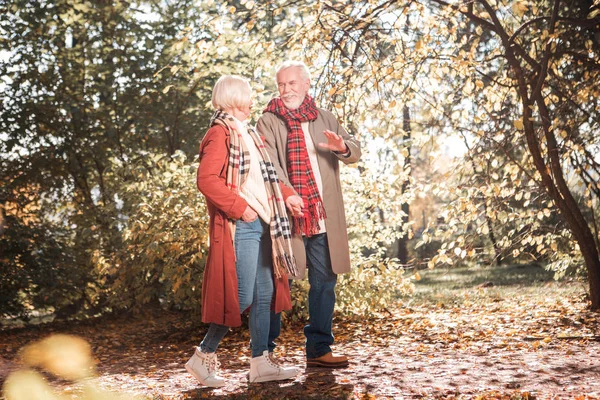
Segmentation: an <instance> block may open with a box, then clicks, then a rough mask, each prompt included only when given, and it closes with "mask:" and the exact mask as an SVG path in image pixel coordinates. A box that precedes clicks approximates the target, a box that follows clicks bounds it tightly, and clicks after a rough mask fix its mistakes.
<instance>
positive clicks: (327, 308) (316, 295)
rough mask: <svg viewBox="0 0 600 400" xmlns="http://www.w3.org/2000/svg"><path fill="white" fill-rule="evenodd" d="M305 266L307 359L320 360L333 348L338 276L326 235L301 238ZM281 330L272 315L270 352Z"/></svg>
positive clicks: (278, 318) (279, 323) (276, 317)
mask: <svg viewBox="0 0 600 400" xmlns="http://www.w3.org/2000/svg"><path fill="white" fill-rule="evenodd" d="M304 247H305V249H306V266H307V268H308V283H309V284H310V289H309V291H308V315H309V324H308V325H306V326H305V327H304V336H306V358H317V357H321V356H323V355H325V354H327V353H329V352H330V351H331V347H330V346H331V345H332V344H333V339H334V337H333V329H332V328H333V309H334V307H335V285H336V284H337V274H335V273H334V272H333V269H332V268H331V258H330V256H329V244H328V242H327V234H326V233H322V234H318V235H314V236H311V237H309V238H307V237H304ZM280 330H281V314H275V313H271V325H270V330H269V351H273V349H274V348H275V340H276V339H277V338H278V337H279V334H280Z"/></svg>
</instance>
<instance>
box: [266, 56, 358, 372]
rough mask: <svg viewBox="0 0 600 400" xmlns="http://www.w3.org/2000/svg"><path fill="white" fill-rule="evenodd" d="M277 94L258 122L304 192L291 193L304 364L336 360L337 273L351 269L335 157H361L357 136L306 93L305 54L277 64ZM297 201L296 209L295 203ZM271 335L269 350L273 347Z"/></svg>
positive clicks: (276, 323)
mask: <svg viewBox="0 0 600 400" xmlns="http://www.w3.org/2000/svg"><path fill="white" fill-rule="evenodd" d="M276 79H277V88H278V90H279V95H280V96H279V97H276V98H274V99H272V100H271V101H270V102H269V104H268V106H267V108H266V109H265V110H264V113H263V115H262V116H261V118H260V119H259V120H258V124H257V129H258V131H259V133H260V134H261V136H263V137H264V140H265V145H266V147H267V150H268V151H269V153H270V156H271V160H272V162H273V163H274V165H275V168H276V170H277V174H278V175H279V179H280V180H281V181H282V182H284V183H285V184H286V185H288V186H289V187H291V188H293V189H294V190H295V191H296V193H297V194H298V195H299V196H300V197H301V198H302V202H299V201H298V199H297V197H293V198H292V200H290V202H291V203H293V204H288V207H290V208H293V209H294V210H295V212H294V214H295V216H294V217H293V218H292V219H293V222H292V225H293V226H292V232H293V236H292V247H293V252H294V257H295V258H296V262H297V265H298V269H299V274H298V276H295V277H294V278H295V279H303V278H304V274H305V271H306V268H307V267H308V281H309V284H310V290H309V292H308V310H309V316H310V320H309V324H308V325H306V326H305V327H304V335H305V336H306V364H307V366H308V367H331V368H340V367H346V366H347V365H348V358H347V357H345V356H343V355H338V356H334V355H333V353H332V351H331V347H330V346H331V345H332V344H333V332H332V325H333V310H334V306H335V285H336V282H337V274H340V273H345V272H349V271H350V251H349V248H348V232H347V230H346V217H345V215H344V202H343V198H342V187H341V184H340V177H339V168H340V163H339V162H340V161H342V162H343V163H345V164H349V163H354V162H356V161H358V159H359V158H360V155H361V151H360V143H359V142H358V141H357V140H356V139H354V138H352V137H351V136H350V135H349V134H348V133H347V132H346V131H345V130H344V128H343V127H342V126H341V125H340V124H339V122H338V121H337V119H336V118H335V117H334V116H333V114H331V113H330V112H329V111H326V110H323V109H321V108H318V107H317V106H316V104H315V102H314V100H313V98H312V97H311V96H310V95H309V94H308V90H309V88H310V74H309V71H308V68H307V67H306V65H305V64H304V63H302V62H297V61H288V62H285V63H283V64H282V65H281V66H279V68H278V69H277V73H276ZM300 208H301V212H298V211H300ZM279 328H280V317H279V315H278V314H274V315H273V316H272V322H271V333H270V339H272V340H274V339H275V338H276V337H278V336H279ZM272 340H271V342H270V347H271V350H272V348H273V347H274V344H273V341H272Z"/></svg>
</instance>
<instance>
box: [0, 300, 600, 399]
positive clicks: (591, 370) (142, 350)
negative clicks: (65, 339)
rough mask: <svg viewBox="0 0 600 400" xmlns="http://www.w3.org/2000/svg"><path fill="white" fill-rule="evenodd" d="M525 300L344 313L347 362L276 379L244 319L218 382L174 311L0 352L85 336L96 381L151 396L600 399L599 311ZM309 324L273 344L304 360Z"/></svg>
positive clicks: (84, 326) (12, 356)
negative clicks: (261, 366)
mask: <svg viewBox="0 0 600 400" xmlns="http://www.w3.org/2000/svg"><path fill="white" fill-rule="evenodd" d="M523 301H524V300H523V299H518V298H515V299H507V300H503V301H496V302H494V303H491V304H471V305H470V306H468V307H465V306H464V305H462V306H461V307H456V308H449V307H447V306H443V305H440V306H427V307H425V306H422V307H413V308H403V307H398V308H397V309H396V310H395V311H393V312H392V313H391V315H386V316H381V317H380V318H373V319H368V320H363V321H353V322H346V323H344V324H341V323H339V322H338V323H337V325H336V327H335V332H336V333H337V336H336V341H337V343H338V344H337V347H336V349H339V350H340V351H343V352H344V353H345V354H347V355H348V356H349V357H350V358H351V365H350V367H349V368H347V369H342V370H325V369H309V370H306V371H304V373H303V374H302V375H301V376H299V377H298V378H297V379H295V380H293V381H287V382H279V383H266V384H252V385H249V384H248V383H247V381H246V373H247V371H248V365H249V359H248V354H249V351H248V349H247V343H248V334H247V330H246V329H243V328H240V329H236V330H233V331H232V332H230V334H229V335H228V336H227V337H226V339H225V340H224V342H223V343H222V345H221V348H220V349H219V360H220V361H221V363H222V368H223V370H224V371H223V372H224V375H225V377H226V378H227V379H228V384H227V386H225V387H224V388H221V389H214V390H213V389H207V388H202V387H200V386H199V385H198V384H197V383H196V382H195V381H194V379H193V378H192V377H190V376H189V375H188V374H187V373H186V372H185V370H184V369H183V364H184V363H185V361H186V360H187V358H188V357H189V356H190V355H191V352H192V348H193V346H194V345H197V344H198V342H199V341H200V340H201V337H202V334H203V333H204V330H205V328H204V327H200V328H193V327H192V326H191V324H190V323H188V322H185V321H186V319H185V317H184V316H183V315H181V314H176V313H159V314H155V315H148V316H145V317H143V318H142V317H136V318H127V317H119V318H113V319H103V320H100V321H95V322H93V323H80V324H64V325H59V324H54V325H49V326H44V327H37V328H33V329H27V330H25V329H19V330H12V331H7V332H0V357H2V358H4V369H5V370H6V369H11V370H14V369H15V368H16V367H18V364H15V361H16V354H17V350H18V349H19V348H20V347H21V346H23V345H24V344H25V343H27V342H30V341H32V340H35V339H37V338H40V337H44V336H46V335H48V334H50V333H58V332H61V333H71V334H76V335H80V336H82V337H84V338H86V339H87V340H88V341H89V342H90V343H91V344H92V347H93V350H94V354H95V356H96V358H97V361H98V383H99V385H100V386H102V387H103V388H107V389H110V390H112V391H115V392H119V393H125V392H130V393H137V394H143V395H146V396H148V397H149V398H152V399H196V398H197V399H202V398H230V399H235V398H240V399H241V398H251V399H270V398H278V399H311V398H314V399H379V398H382V399H385V398H389V399H396V398H528V396H529V397H530V398H533V397H535V398H538V399H540V398H541V399H545V398H573V399H575V398H579V399H586V398H600V357H599V356H600V342H599V341H598V339H599V337H600V328H599V321H600V317H599V316H598V314H594V313H590V312H587V311H586V310H585V304H583V303H581V302H577V301H567V300H561V301H560V302H558V303H554V304H546V303H540V304H535V303H527V304H524V303H523ZM301 329H302V327H301V326H300V325H295V326H289V327H287V328H286V329H285V330H284V332H283V335H282V338H281V341H280V346H279V347H278V349H277V354H278V356H279V357H280V358H281V359H283V360H285V362H287V363H291V364H296V365H304V357H303V352H302V340H303V339H302V336H301V332H302V330H301ZM0 367H1V366H0ZM0 379H1V378H0ZM54 384H55V385H56V386H57V387H60V388H67V389H69V390H71V391H72V390H73V386H71V387H69V386H67V385H65V384H64V383H60V382H54ZM75 389H76V388H75Z"/></svg>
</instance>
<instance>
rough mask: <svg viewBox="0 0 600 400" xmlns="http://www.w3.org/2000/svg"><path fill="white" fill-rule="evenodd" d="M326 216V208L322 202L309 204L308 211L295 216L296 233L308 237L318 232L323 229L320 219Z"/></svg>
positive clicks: (294, 231) (294, 227) (294, 230)
mask: <svg viewBox="0 0 600 400" xmlns="http://www.w3.org/2000/svg"><path fill="white" fill-rule="evenodd" d="M325 218H326V214H325V208H324V207H323V203H322V202H318V203H312V204H309V205H308V212H305V213H304V215H303V216H301V217H294V226H293V233H294V234H305V235H306V236H308V237H311V236H313V235H316V234H318V233H319V232H320V231H321V227H320V226H319V221H320V220H324V219H325Z"/></svg>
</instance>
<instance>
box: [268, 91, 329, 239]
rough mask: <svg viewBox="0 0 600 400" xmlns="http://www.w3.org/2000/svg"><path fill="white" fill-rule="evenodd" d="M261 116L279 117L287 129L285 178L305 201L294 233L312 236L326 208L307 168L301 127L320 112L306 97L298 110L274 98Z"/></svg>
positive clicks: (295, 221)
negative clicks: (273, 115)
mask: <svg viewBox="0 0 600 400" xmlns="http://www.w3.org/2000/svg"><path fill="white" fill-rule="evenodd" d="M264 112H271V113H273V114H276V115H279V116H280V117H281V118H283V120H284V121H285V124H286V126H287V129H288V136H287V159H288V165H287V172H288V177H289V179H290V183H291V184H292V186H293V187H294V190H296V192H297V193H298V195H299V196H300V197H302V200H303V201H304V207H303V208H302V213H303V214H304V215H303V216H302V217H294V224H293V228H292V229H293V232H294V233H296V234H298V233H303V234H304V235H306V236H312V235H315V234H317V233H319V231H320V228H319V221H320V220H323V219H325V218H326V216H325V208H324V207H323V201H322V200H321V195H320V194H319V188H318V187H317V183H316V181H315V175H314V174H313V171H312V167H311V165H310V159H309V157H308V151H306V142H305V138H304V132H303V131H302V125H301V124H302V122H307V121H314V120H315V119H317V117H318V116H319V110H318V109H317V106H316V104H315V101H314V100H313V98H312V97H310V96H309V95H306V97H305V98H304V101H303V102H302V104H301V105H300V107H298V108H297V109H295V110H290V109H288V108H287V107H286V106H285V104H284V103H283V100H281V98H279V97H276V98H274V99H272V100H271V101H270V102H269V104H268V105H267V108H265V110H264Z"/></svg>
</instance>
